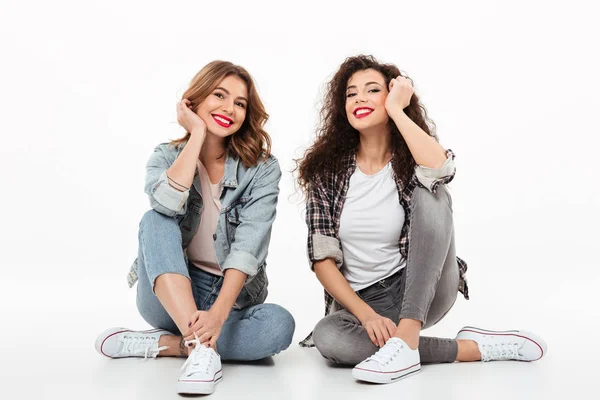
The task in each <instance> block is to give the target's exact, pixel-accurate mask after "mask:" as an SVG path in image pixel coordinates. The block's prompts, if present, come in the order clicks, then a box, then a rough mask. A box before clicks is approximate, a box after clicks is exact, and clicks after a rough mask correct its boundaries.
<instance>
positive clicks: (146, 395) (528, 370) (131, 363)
mask: <svg viewBox="0 0 600 400" xmlns="http://www.w3.org/2000/svg"><path fill="white" fill-rule="evenodd" d="M3 280H4V285H3V286H4V288H3V290H2V292H1V293H0V301H1V304H2V306H1V308H0V310H1V311H2V319H3V320H4V322H3V324H2V326H3V327H2V330H1V335H2V340H1V343H2V356H1V357H0V363H1V364H0V365H1V374H0V399H13V398H17V399H40V398H44V399H46V398H47V399H71V398H73V399H75V398H77V399H80V398H84V399H107V398H111V399H169V398H173V399H175V398H179V397H181V396H179V395H177V394H176V393H175V390H174V385H175V381H176V379H177V377H178V374H179V368H180V366H181V364H182V363H183V360H182V359H173V358H171V359H149V360H143V359H124V360H110V359H106V358H103V357H101V356H100V355H98V354H97V353H96V351H95V350H94V339H95V336H96V334H97V333H99V332H100V331H101V330H103V329H105V328H106V327H110V326H115V325H116V326H128V327H131V328H139V329H142V328H146V327H147V325H145V324H144V323H143V321H142V320H141V319H140V317H139V316H138V315H137V311H136V309H135V304H134V302H133V297H134V292H133V291H130V290H127V289H125V288H123V286H122V282H118V283H117V282H109V281H106V282H98V281H95V282H92V281H88V282H84V283H85V284H84V285H80V286H74V285H72V282H69V281H64V282H63V284H60V285H54V286H53V287H48V286H46V285H45V284H44V282H43V281H41V280H40V281H29V282H24V281H23V280H18V281H17V280H11V279H3ZM107 287H115V288H116V289H115V290H114V293H113V295H111V296H110V297H109V299H108V300H106V297H104V298H103V296H102V294H106V293H107V289H106V288H107ZM582 287H583V286H582ZM590 288H591V286H590ZM565 290H567V291H568V288H564V287H563V288H561V291H562V292H564V291H565ZM27 296H35V298H36V299H38V301H39V303H37V304H33V302H31V301H29V302H26V301H23V299H24V298H26V297H27ZM590 297H593V296H590ZM471 304H475V303H472V301H469V302H465V301H462V300H460V301H458V302H457V304H456V305H455V309H456V313H454V314H456V315H457V316H458V317H459V318H455V317H453V316H452V314H453V313H451V314H450V315H449V316H448V317H447V318H446V319H445V320H444V321H442V322H441V323H440V324H438V325H437V326H435V327H433V328H432V329H430V330H428V331H427V333H429V334H432V335H438V336H453V335H454V334H455V332H456V330H457V329H458V328H460V326H462V324H464V323H465V322H466V323H469V324H470V323H479V325H481V324H480V322H485V323H486V324H485V325H484V326H482V327H489V328H506V329H512V328H515V327H516V328H519V327H521V326H522V324H523V323H524V322H523V321H526V318H518V316H519V315H524V314H528V315H530V316H531V315H533V314H535V315H534V317H535V318H530V321H534V322H535V323H534V322H530V323H529V324H528V326H527V328H528V329H531V330H535V331H536V332H537V333H539V334H541V335H542V336H543V337H544V338H545V339H546V341H547V342H548V347H549V352H548V355H547V356H546V357H544V358H543V359H542V360H540V361H538V362H535V363H519V362H494V363H485V364H484V363H462V364H460V363H455V364H446V365H429V366H423V369H422V371H421V373H420V374H417V375H415V376H413V377H410V378H407V379H405V380H401V381H398V382H396V383H393V384H390V385H370V384H361V383H358V382H356V381H354V380H353V378H352V376H351V372H350V369H348V368H337V367H333V366H330V365H328V364H327V363H326V362H325V360H324V359H322V358H321V356H320V355H319V354H318V353H317V351H316V350H315V349H304V348H300V347H299V346H298V345H297V342H298V341H299V340H301V339H302V338H303V336H304V335H305V334H306V333H307V332H308V331H309V330H310V329H311V327H312V324H313V323H314V321H315V320H316V319H318V317H319V315H317V314H318V313H319V312H320V309H319V310H316V309H314V307H311V308H313V309H310V310H308V309H304V308H302V307H299V306H294V307H291V308H292V309H293V310H292V311H293V313H294V315H295V317H296V322H297V331H296V336H295V338H294V343H293V344H292V346H291V347H290V348H289V349H288V350H287V351H284V352H283V353H281V354H279V355H277V356H275V357H273V358H272V359H270V360H266V361H264V362H259V363H254V364H252V363H248V364H229V363H228V364H225V365H224V379H223V381H222V382H221V383H220V384H219V385H218V386H217V388H216V391H215V393H214V394H213V395H212V398H214V399H233V398H244V399H254V398H256V399H271V398H272V399H282V398H283V399H286V400H292V399H313V398H315V399H327V400H329V399H337V398H340V397H343V398H345V399H354V398H356V399H364V398H365V397H367V398H373V399H375V398H377V399H386V398H390V399H391V398H394V399H399V398H402V399H434V398H435V399H438V398H439V399H454V398H455V399H461V400H465V399H482V398H485V399H486V400H487V399H503V400H505V399H546V398H552V399H554V398H571V397H574V396H575V395H576V398H596V399H597V398H598V392H597V382H598V372H600V368H598V363H597V360H598V357H599V355H600V353H599V351H598V344H597V340H598V334H597V330H596V329H595V328H594V325H597V321H598V317H597V315H598V314H597V311H596V313H595V314H594V315H591V316H590V315H586V311H583V309H582V310H580V312H579V313H578V312H577V310H574V309H573V310H571V311H569V312H560V313H554V312H553V311H552V309H551V308H546V309H545V311H539V312H534V311H532V309H529V308H528V306H527V305H523V306H521V307H520V310H519V312H518V313H516V312H515V313H514V317H513V318H510V315H508V316H507V313H503V312H502V309H500V308H498V309H495V310H491V311H489V313H488V314H486V312H485V310H484V309H482V308H481V307H477V308H476V310H477V312H476V313H477V314H478V315H477V316H476V317H473V318H472V319H471V320H470V321H464V320H465V318H464V315H465V314H466V313H467V311H471V308H473V307H472V306H471ZM507 307H508V308H509V311H511V310H510V309H512V308H514V305H511V304H510V303H509V305H508V306H507ZM453 311H454V310H453ZM511 312H512V311H511ZM493 314H496V315H500V317H496V318H501V319H502V320H505V319H509V318H510V319H512V320H514V321H515V324H516V325H519V326H513V325H510V326H505V325H504V326H498V324H492V321H493V320H494V317H493ZM508 314H510V313H508ZM557 314H563V315H557ZM458 319H460V321H459V320H458ZM490 325H492V326H490ZM533 328H535V329H533Z"/></svg>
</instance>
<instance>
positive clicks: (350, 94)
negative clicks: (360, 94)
mask: <svg viewBox="0 0 600 400" xmlns="http://www.w3.org/2000/svg"><path fill="white" fill-rule="evenodd" d="M353 96H356V93H348V94H347V95H346V98H350V97H353Z"/></svg>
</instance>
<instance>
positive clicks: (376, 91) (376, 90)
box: [369, 89, 381, 93]
mask: <svg viewBox="0 0 600 400" xmlns="http://www.w3.org/2000/svg"><path fill="white" fill-rule="evenodd" d="M379 92H381V89H371V90H369V93H379Z"/></svg>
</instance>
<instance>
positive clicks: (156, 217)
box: [140, 210, 179, 234]
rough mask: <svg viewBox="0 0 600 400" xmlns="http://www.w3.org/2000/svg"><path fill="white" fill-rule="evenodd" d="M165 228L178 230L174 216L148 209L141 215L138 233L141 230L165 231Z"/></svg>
mask: <svg viewBox="0 0 600 400" xmlns="http://www.w3.org/2000/svg"><path fill="white" fill-rule="evenodd" d="M165 229H167V230H168V229H176V230H177V231H179V225H177V221H175V218H173V217H168V216H166V215H164V214H161V213H159V212H158V211H155V210H148V211H146V212H145V213H144V215H143V216H142V220H141V221H140V234H141V233H143V232H156V231H160V232H165Z"/></svg>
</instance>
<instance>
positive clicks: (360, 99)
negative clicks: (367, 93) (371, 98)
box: [354, 94, 367, 104]
mask: <svg viewBox="0 0 600 400" xmlns="http://www.w3.org/2000/svg"><path fill="white" fill-rule="evenodd" d="M354 99H355V100H354V102H355V103H356V104H358V103H364V102H365V101H367V99H365V98H364V97H363V95H362V94H357V95H356V96H354Z"/></svg>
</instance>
